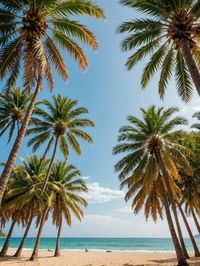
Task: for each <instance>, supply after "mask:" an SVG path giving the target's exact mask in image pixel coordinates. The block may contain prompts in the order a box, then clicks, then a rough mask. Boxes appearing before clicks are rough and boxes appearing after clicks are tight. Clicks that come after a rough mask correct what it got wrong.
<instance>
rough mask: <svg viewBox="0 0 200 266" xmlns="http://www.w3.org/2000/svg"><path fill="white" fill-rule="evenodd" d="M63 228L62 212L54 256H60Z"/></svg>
mask: <svg viewBox="0 0 200 266" xmlns="http://www.w3.org/2000/svg"><path fill="white" fill-rule="evenodd" d="M61 229H62V214H61V217H60V224H59V227H58V234H57V239H56V249H55V253H54V257H59V256H60V235H61Z"/></svg>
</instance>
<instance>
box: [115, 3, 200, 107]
mask: <svg viewBox="0 0 200 266" xmlns="http://www.w3.org/2000/svg"><path fill="white" fill-rule="evenodd" d="M120 2H121V3H122V4H123V5H125V6H128V7H131V8H134V9H135V10H137V11H139V12H141V13H142V14H144V15H145V18H141V19H135V20H132V21H127V22H124V23H123V24H122V25H121V26H120V27H119V29H118V31H119V32H120V33H125V32H126V33H128V34H129V36H128V37H127V38H126V39H124V40H123V41H122V50H123V51H132V50H134V49H137V50H136V51H134V53H133V54H132V55H131V56H130V57H129V58H128V60H127V62H126V66H127V68H128V69H129V70H130V69H132V68H133V67H134V66H135V65H136V64H137V63H138V62H140V61H141V60H143V59H144V57H146V56H150V60H149V62H148V63H147V65H146V66H145V68H144V71H143V74H142V78H141V85H142V87H143V88H145V87H146V86H147V85H148V83H149V81H150V80H151V78H152V77H153V76H154V75H155V74H156V72H157V71H158V70H160V80H159V94H160V97H161V98H163V97H164V95H165V92H166V89H167V85H168V82H169V80H170V79H171V78H172V76H173V75H172V74H173V72H174V73H175V79H176V84H177V91H178V95H179V96H180V97H181V99H182V100H184V101H186V102H187V101H189V100H190V98H191V95H192V92H193V86H192V82H193V83H194V85H195V87H196V90H197V92H198V94H199V95H200V74H199V68H200V64H199V62H200V61H199V59H200V47H199V36H200V35H199V34H200V31H199V18H200V15H199V14H200V6H199V2H198V1H195V0H191V1H182V0H172V1H168V0H167V1H166V0H158V1H157V0H141V1H132V0H121V1H120Z"/></svg>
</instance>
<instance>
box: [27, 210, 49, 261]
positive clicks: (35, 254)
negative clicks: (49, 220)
mask: <svg viewBox="0 0 200 266" xmlns="http://www.w3.org/2000/svg"><path fill="white" fill-rule="evenodd" d="M48 211H49V208H46V209H45V210H44V211H43V214H42V218H41V221H40V225H39V229H38V233H37V238H36V241H35V246H34V249H33V253H32V255H31V257H30V260H35V259H37V258H38V249H39V245H40V238H41V234H42V229H43V226H44V223H45V218H46V216H47V213H48Z"/></svg>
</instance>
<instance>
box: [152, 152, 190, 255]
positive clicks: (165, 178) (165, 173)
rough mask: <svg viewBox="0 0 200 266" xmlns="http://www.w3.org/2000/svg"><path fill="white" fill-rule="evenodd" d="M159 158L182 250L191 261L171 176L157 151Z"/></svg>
mask: <svg viewBox="0 0 200 266" xmlns="http://www.w3.org/2000/svg"><path fill="white" fill-rule="evenodd" d="M157 156H158V157H159V162H160V163H159V164H160V168H161V171H162V174H163V177H164V180H165V184H166V186H167V191H168V194H169V199H170V202H171V204H172V210H173V214H174V218H175V222H176V227H177V230H178V236H179V240H180V244H181V248H182V251H183V254H184V255H185V258H186V259H189V258H190V256H189V254H188V252H187V249H186V246H185V242H184V239H183V234H182V231H181V226H180V222H179V219H178V215H177V208H176V203H175V200H174V196H173V193H172V189H171V185H170V182H169V175H168V172H167V170H166V169H165V166H164V163H163V160H162V157H161V154H160V151H157Z"/></svg>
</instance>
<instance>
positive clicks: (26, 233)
mask: <svg viewBox="0 0 200 266" xmlns="http://www.w3.org/2000/svg"><path fill="white" fill-rule="evenodd" d="M33 217H34V216H33V214H32V215H31V217H30V219H29V222H28V225H27V227H26V230H25V232H24V235H23V238H22V240H21V243H20V245H19V247H18V249H17V251H16V253H15V255H14V256H13V257H17V258H19V257H20V256H21V253H22V249H23V246H24V243H25V241H26V238H27V236H28V233H29V229H30V227H31V224H32V221H33Z"/></svg>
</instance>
